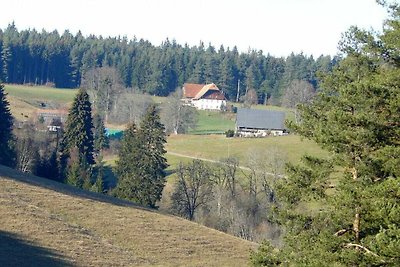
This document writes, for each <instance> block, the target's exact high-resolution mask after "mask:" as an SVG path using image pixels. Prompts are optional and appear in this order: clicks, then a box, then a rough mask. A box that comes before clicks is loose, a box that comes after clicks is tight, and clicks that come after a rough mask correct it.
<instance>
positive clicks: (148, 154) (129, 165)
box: [114, 105, 168, 208]
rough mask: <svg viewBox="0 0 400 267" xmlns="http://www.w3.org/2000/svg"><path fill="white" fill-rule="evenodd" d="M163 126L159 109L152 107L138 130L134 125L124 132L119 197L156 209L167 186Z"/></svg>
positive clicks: (119, 166) (117, 171)
mask: <svg viewBox="0 0 400 267" xmlns="http://www.w3.org/2000/svg"><path fill="white" fill-rule="evenodd" d="M165 138H166V137H165V131H164V126H163V125H162V124H161V123H160V118H159V115H158V110H157V108H156V107H155V106H154V105H153V106H150V107H149V108H148V110H147V113H146V115H145V117H144V119H143V121H142V123H141V124H140V129H137V128H136V126H135V124H131V125H130V126H129V128H128V129H127V130H126V131H125V132H124V136H123V139H122V141H121V149H120V152H119V160H118V161H117V166H116V173H117V175H118V179H119V180H118V185H117V187H116V189H115V191H114V194H115V195H116V196H117V197H121V198H125V199H128V200H132V201H133V202H136V203H139V204H141V205H145V206H148V207H151V208H156V202H157V201H158V200H160V199H161V194H162V190H163V189H164V185H165V169H166V168H167V166H168V165H167V163H166V159H165V157H164V154H165V153H166V151H165V149H164V144H165V142H166V140H165Z"/></svg>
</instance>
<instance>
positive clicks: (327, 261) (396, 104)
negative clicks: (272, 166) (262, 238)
mask: <svg viewBox="0 0 400 267" xmlns="http://www.w3.org/2000/svg"><path fill="white" fill-rule="evenodd" d="M390 8H391V11H392V16H393V17H392V19H391V20H389V21H387V23H386V27H385V31H384V32H383V34H382V35H381V36H378V37H375V36H374V35H373V34H372V33H369V32H366V31H361V30H359V29H357V28H352V29H351V30H350V31H349V32H348V33H347V39H344V41H343V42H342V49H343V50H342V51H344V52H345V53H346V54H347V57H346V58H345V59H344V60H343V61H342V62H341V63H340V64H339V66H338V67H336V68H335V69H334V70H333V72H332V73H330V74H327V75H326V76H325V77H324V78H323V83H322V88H323V90H322V91H321V92H320V94H319V95H318V96H317V97H316V99H314V101H313V102H312V104H311V105H309V106H307V105H303V106H301V109H300V111H301V118H302V123H301V124H298V125H292V128H294V130H295V131H297V132H298V133H299V134H301V135H302V136H304V137H307V138H309V139H312V140H314V141H315V142H317V143H318V144H319V145H321V146H322V147H323V148H324V149H326V150H327V151H329V152H331V155H332V162H331V163H329V162H326V161H324V160H321V159H317V158H310V157H308V158H305V159H304V163H303V165H300V166H290V167H289V169H288V178H287V179H286V180H284V181H283V183H282V184H281V185H280V189H279V190H278V200H279V201H280V208H281V212H280V213H279V215H280V220H279V221H280V223H282V225H283V226H284V227H285V229H286V239H285V246H284V247H283V248H282V249H281V250H280V251H277V250H272V249H270V248H268V245H264V246H263V247H261V248H260V250H259V251H258V252H256V253H253V255H252V261H253V263H254V265H258V266H263V265H264V266H266V265H267V263H268V262H272V261H274V259H277V258H278V259H279V261H275V263H273V264H275V265H280V264H282V265H283V264H285V265H287V263H290V264H291V265H294V266H299V265H300V266H399V265H400V241H399V240H400V223H399V219H398V218H399V215H400V205H399V195H400V182H399V176H400V168H399V166H400V127H399V126H400V80H399V79H398V77H399V76H400V68H399V67H400V57H399V56H400V53H399V51H400V43H399V42H398V37H399V36H400V23H399V22H400V7H399V6H398V5H393V6H391V7H390ZM331 164H333V165H331ZM332 170H338V171H336V173H334V174H332V175H330V173H331V172H332ZM315 200H317V201H319V203H320V204H321V207H320V209H319V210H318V211H309V212H304V211H303V212H301V209H300V208H299V207H301V206H303V207H304V203H307V202H309V201H315ZM290 264H289V265H290Z"/></svg>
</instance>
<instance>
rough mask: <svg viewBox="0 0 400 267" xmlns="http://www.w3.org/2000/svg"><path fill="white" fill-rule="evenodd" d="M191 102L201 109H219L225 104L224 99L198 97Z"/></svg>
mask: <svg viewBox="0 0 400 267" xmlns="http://www.w3.org/2000/svg"><path fill="white" fill-rule="evenodd" d="M192 104H193V106H194V107H195V108H197V109H201V110H221V107H222V106H226V100H216V99H199V100H192Z"/></svg>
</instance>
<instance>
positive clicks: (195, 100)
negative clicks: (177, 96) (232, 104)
mask: <svg viewBox="0 0 400 267" xmlns="http://www.w3.org/2000/svg"><path fill="white" fill-rule="evenodd" d="M182 90H183V100H184V101H185V102H186V103H188V104H190V105H192V106H194V107H195V108H196V109H201V110H222V109H224V108H225V107H226V98H225V95H224V93H223V92H222V91H221V90H219V88H218V87H217V86H216V85H215V84H214V83H210V84H195V83H185V84H184V85H183V88H182Z"/></svg>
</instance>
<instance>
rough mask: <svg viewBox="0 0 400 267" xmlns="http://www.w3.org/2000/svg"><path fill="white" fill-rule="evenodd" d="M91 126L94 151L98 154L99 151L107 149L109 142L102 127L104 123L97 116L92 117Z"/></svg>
mask: <svg viewBox="0 0 400 267" xmlns="http://www.w3.org/2000/svg"><path fill="white" fill-rule="evenodd" d="M93 126H94V134H93V138H94V142H93V146H94V151H95V152H96V154H98V153H100V151H101V150H102V149H104V148H107V147H108V145H109V140H108V137H107V135H106V129H105V127H104V121H103V119H102V118H101V116H100V115H99V114H95V115H94V117H93Z"/></svg>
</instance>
